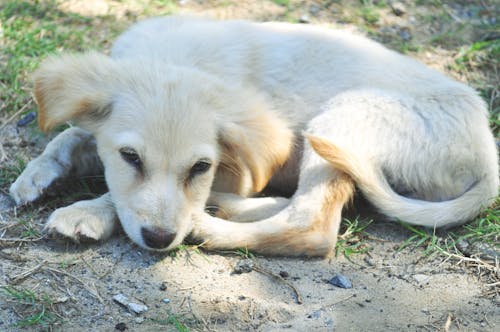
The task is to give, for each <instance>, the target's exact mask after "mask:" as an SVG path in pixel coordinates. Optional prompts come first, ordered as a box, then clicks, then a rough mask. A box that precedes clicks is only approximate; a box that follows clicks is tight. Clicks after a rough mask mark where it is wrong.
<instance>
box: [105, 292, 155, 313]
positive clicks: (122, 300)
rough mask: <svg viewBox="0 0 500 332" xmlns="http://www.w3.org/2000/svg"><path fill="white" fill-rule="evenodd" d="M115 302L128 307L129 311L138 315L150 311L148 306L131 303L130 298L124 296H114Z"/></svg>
mask: <svg viewBox="0 0 500 332" xmlns="http://www.w3.org/2000/svg"><path fill="white" fill-rule="evenodd" d="M113 301H115V302H116V303H118V304H121V305H122V306H124V307H127V308H128V310H130V311H132V312H133V313H136V314H137V315H140V314H142V313H144V312H146V311H148V307H147V306H145V305H144V304H140V303H134V302H129V299H128V297H126V296H125V295H123V294H116V295H115V296H113Z"/></svg>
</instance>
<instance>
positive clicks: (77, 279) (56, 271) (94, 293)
mask: <svg viewBox="0 0 500 332" xmlns="http://www.w3.org/2000/svg"><path fill="white" fill-rule="evenodd" d="M44 270H47V271H52V272H55V273H59V274H63V275H65V276H68V277H70V278H73V279H74V280H76V281H78V282H79V283H80V284H82V286H83V287H85V289H86V290H87V291H88V292H89V293H90V294H91V295H92V296H94V297H95V298H96V299H98V300H99V302H101V303H104V300H103V299H102V297H101V296H100V295H99V293H98V292H97V289H92V288H90V287H89V286H88V285H87V284H86V283H84V282H83V281H82V280H80V279H79V278H78V277H76V276H74V275H72V274H71V273H68V272H66V271H61V270H58V269H55V268H53V267H45V268H44ZM94 288H95V286H94Z"/></svg>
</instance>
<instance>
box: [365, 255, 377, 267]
mask: <svg viewBox="0 0 500 332" xmlns="http://www.w3.org/2000/svg"><path fill="white" fill-rule="evenodd" d="M363 260H364V261H365V263H366V264H367V265H368V266H375V265H376V264H375V262H374V261H373V258H371V257H370V256H365V258H364V259H363Z"/></svg>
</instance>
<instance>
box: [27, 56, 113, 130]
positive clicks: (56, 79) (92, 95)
mask: <svg viewBox="0 0 500 332" xmlns="http://www.w3.org/2000/svg"><path fill="white" fill-rule="evenodd" d="M114 66H115V63H114V61H113V60H111V59H110V58H109V57H107V56H105V55H103V54H99V53H88V54H83V55H64V56H60V57H52V58H49V59H47V60H45V61H44V62H43V63H42V64H41V65H40V68H39V69H38V70H37V71H36V72H35V74H34V86H35V89H34V94H35V99H36V102H37V104H38V108H39V112H38V113H39V114H38V125H39V127H40V129H41V130H42V131H45V132H47V131H49V130H51V129H52V128H54V127H55V126H57V125H58V124H61V123H64V122H66V121H70V120H72V121H76V122H77V123H78V124H80V123H79V122H82V123H85V122H86V121H93V120H94V121H95V120H96V119H99V118H102V117H104V116H106V114H107V112H109V110H110V107H109V106H110V103H111V93H112V92H111V89H110V87H111V86H112V80H113V79H114V77H113V72H115V71H114Z"/></svg>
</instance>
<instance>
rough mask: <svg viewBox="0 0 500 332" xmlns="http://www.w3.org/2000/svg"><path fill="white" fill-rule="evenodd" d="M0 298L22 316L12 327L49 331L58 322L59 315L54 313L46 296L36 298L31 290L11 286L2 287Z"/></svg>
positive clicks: (51, 301)
mask: <svg viewBox="0 0 500 332" xmlns="http://www.w3.org/2000/svg"><path fill="white" fill-rule="evenodd" d="M0 294H1V297H3V298H4V299H5V301H6V302H9V303H11V304H13V305H14V306H15V308H16V309H17V310H16V312H19V313H20V314H21V315H22V317H23V318H22V319H20V320H19V321H17V322H16V323H15V324H14V325H13V327H17V328H28V327H35V326H36V327H39V328H42V329H43V330H49V329H50V328H51V327H52V326H53V325H54V324H56V323H57V322H58V321H60V316H59V314H58V313H57V312H56V311H55V308H54V301H53V300H52V299H51V298H50V297H49V296H48V295H46V294H44V295H41V296H37V295H36V294H35V293H34V292H33V290H30V289H18V288H15V287H12V286H7V287H2V292H1V293H0Z"/></svg>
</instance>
